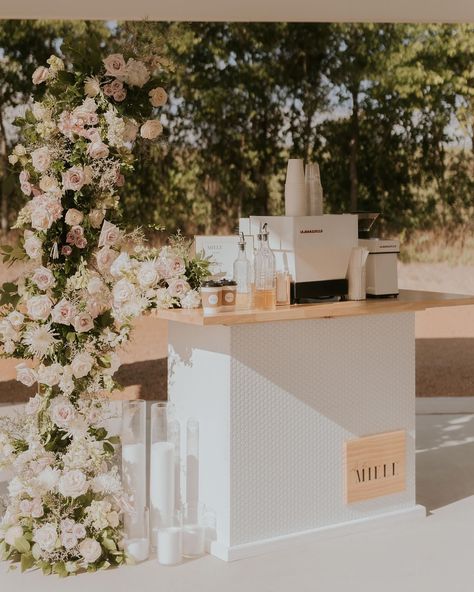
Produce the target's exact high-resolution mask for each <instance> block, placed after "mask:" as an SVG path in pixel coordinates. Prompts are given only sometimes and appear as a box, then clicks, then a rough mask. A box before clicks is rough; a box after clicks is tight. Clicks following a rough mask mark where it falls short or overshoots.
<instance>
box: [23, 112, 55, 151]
mask: <svg viewBox="0 0 474 592" xmlns="http://www.w3.org/2000/svg"><path fill="white" fill-rule="evenodd" d="M31 111H32V112H33V115H34V117H35V119H36V120H37V121H44V120H45V119H51V111H50V109H47V108H46V107H44V106H43V105H42V103H38V102H35V103H33V106H32V107H31ZM18 156H20V155H18Z"/></svg>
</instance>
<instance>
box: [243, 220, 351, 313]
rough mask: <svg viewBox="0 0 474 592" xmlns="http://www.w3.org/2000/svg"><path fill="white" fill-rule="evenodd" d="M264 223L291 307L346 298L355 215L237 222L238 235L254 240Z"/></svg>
mask: <svg viewBox="0 0 474 592" xmlns="http://www.w3.org/2000/svg"><path fill="white" fill-rule="evenodd" d="M265 223H266V224H268V228H269V231H270V235H269V244H270V248H271V249H272V251H273V252H274V253H275V258H276V265H277V269H280V270H282V271H288V272H289V274H290V275H291V278H292V282H291V302H292V303H295V302H305V301H311V300H318V299H321V298H336V297H338V298H343V297H344V296H345V295H346V294H347V292H348V282H347V279H346V275H347V268H348V265H349V258H350V255H351V251H352V248H353V247H356V246H357V241H358V230H357V229H358V217H357V215H353V214H330V215H322V216H250V218H241V219H240V224H239V231H240V232H243V233H244V234H245V235H252V236H254V237H256V236H257V235H258V233H259V230H260V228H261V226H262V225H263V224H265ZM255 243H256V240H255Z"/></svg>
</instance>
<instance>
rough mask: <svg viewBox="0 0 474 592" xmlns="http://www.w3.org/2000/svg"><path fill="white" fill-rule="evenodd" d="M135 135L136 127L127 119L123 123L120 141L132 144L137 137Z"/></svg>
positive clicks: (133, 122)
mask: <svg viewBox="0 0 474 592" xmlns="http://www.w3.org/2000/svg"><path fill="white" fill-rule="evenodd" d="M137 134H138V125H137V124H136V123H135V121H133V120H131V119H127V120H126V121H125V128H124V130H123V134H122V140H123V141H124V142H134V141H135V138H136V137H137Z"/></svg>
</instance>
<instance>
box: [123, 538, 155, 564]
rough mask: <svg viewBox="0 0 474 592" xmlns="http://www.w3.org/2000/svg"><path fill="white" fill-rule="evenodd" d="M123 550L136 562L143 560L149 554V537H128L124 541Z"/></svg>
mask: <svg viewBox="0 0 474 592" xmlns="http://www.w3.org/2000/svg"><path fill="white" fill-rule="evenodd" d="M125 551H126V552H127V554H128V555H129V556H130V557H132V558H133V559H135V561H136V562H137V563H139V562H140V561H145V560H146V559H148V557H149V555H150V541H149V539H147V538H146V539H130V540H128V541H125Z"/></svg>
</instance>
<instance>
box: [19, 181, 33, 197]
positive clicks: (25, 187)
mask: <svg viewBox="0 0 474 592" xmlns="http://www.w3.org/2000/svg"><path fill="white" fill-rule="evenodd" d="M20 189H21V191H22V192H23V193H24V194H25V195H31V191H32V186H31V183H28V181H25V182H23V183H21V184H20Z"/></svg>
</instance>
